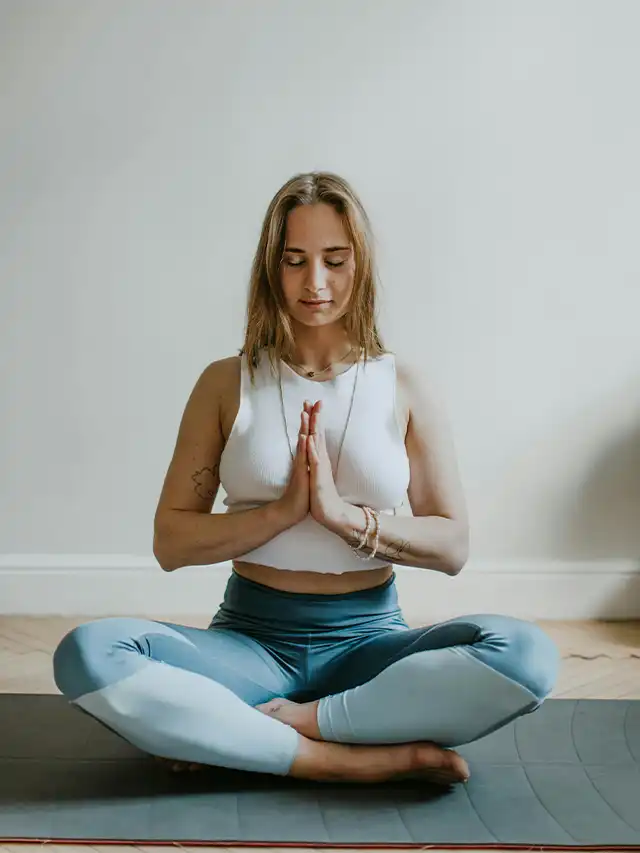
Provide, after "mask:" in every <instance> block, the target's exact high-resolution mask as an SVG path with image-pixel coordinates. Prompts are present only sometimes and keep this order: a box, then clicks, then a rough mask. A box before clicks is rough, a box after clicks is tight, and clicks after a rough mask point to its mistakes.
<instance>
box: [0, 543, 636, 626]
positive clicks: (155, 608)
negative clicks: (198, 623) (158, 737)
mask: <svg viewBox="0 0 640 853" xmlns="http://www.w3.org/2000/svg"><path fill="white" fill-rule="evenodd" d="M230 570H231V567H230V565H229V564H220V565H216V566H200V567H187V568H184V569H180V570H178V571H176V572H173V573H171V574H167V573H165V572H163V571H162V570H161V569H160V568H159V567H158V565H157V563H156V562H155V560H154V559H153V558H148V557H134V556H130V555H128V554H51V555H50V554H3V555H0V613H1V614H3V615H7V614H11V615H29V616H36V615H61V616H62V615H64V616H67V615H69V616H75V615H87V616H104V615H124V614H135V615H138V614H139V615H149V616H153V615H160V614H162V615H167V614H172V613H175V614H180V615H197V616H202V615H205V614H211V613H213V612H214V611H215V609H216V608H217V606H218V604H219V603H220V601H221V599H222V595H223V592H224V587H225V584H226V580H227V578H228V576H229V572H230ZM397 587H398V592H399V596H400V603H401V606H402V608H403V610H404V613H405V616H406V618H407V619H408V620H409V621H410V622H412V623H415V622H420V621H423V622H424V621H425V620H432V621H436V620H440V619H447V618H450V617H452V616H458V615H461V614H464V613H468V614H471V613H487V612H489V613H508V614H510V615H512V616H517V617H520V618H523V619H611V620H622V619H638V618H640V560H616V559H613V560H591V561H579V562H569V561H549V560H540V561H536V560H530V561H525V562H523V561H504V562H498V563H491V564H488V563H485V562H482V561H479V562H478V561H476V562H474V561H470V562H469V564H468V565H467V566H466V567H465V569H464V571H463V572H462V573H461V574H460V575H458V576H457V577H455V578H448V577H445V576H442V575H438V574H437V573H436V572H428V571H422V570H420V569H408V568H403V567H398V568H397Z"/></svg>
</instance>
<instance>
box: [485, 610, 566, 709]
mask: <svg viewBox="0 0 640 853" xmlns="http://www.w3.org/2000/svg"><path fill="white" fill-rule="evenodd" d="M470 621H471V622H473V623H474V624H475V625H476V626H477V628H478V631H479V636H478V642H476V644H474V645H473V646H472V647H471V648H472V649H473V650H474V653H475V654H477V655H478V656H479V657H480V658H481V660H482V661H483V663H485V664H487V665H488V666H490V667H491V668H492V669H495V670H496V671H497V672H500V673H501V674H502V675H504V676H506V677H507V678H509V679H510V680H511V681H514V682H515V683H516V684H520V685H521V686H522V687H524V688H525V689H526V690H528V691H529V692H530V693H532V694H533V696H535V698H536V700H537V701H538V702H542V701H543V700H544V699H546V697H547V696H548V695H549V694H550V693H551V691H552V690H553V688H554V686H555V683H556V680H557V677H558V670H559V667H560V655H559V653H558V649H557V647H556V645H555V643H554V642H553V640H551V638H550V637H549V636H548V635H547V634H546V633H545V632H544V631H543V630H542V629H541V628H540V627H539V626H538V625H535V624H534V623H532V622H526V621H524V620H522V619H515V618H513V617H511V616H498V615H486V614H485V615H481V616H477V617H472V619H471V620H470Z"/></svg>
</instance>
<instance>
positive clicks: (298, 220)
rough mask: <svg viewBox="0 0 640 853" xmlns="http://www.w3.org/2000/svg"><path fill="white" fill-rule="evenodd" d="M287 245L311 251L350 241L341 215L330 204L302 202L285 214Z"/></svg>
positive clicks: (345, 243) (343, 244) (347, 243)
mask: <svg viewBox="0 0 640 853" xmlns="http://www.w3.org/2000/svg"><path fill="white" fill-rule="evenodd" d="M286 242H287V246H295V247H296V248H298V249H305V250H308V251H312V250H314V249H322V248H323V247H326V246H348V245H349V244H350V243H351V241H350V239H349V234H348V232H347V229H346V227H345V225H344V222H343V220H342V217H341V216H340V214H339V213H338V212H337V211H336V209H335V208H334V207H332V206H331V205H330V204H303V205H299V206H298V207H296V208H294V209H293V210H292V211H291V212H290V213H289V215H288V216H287V231H286Z"/></svg>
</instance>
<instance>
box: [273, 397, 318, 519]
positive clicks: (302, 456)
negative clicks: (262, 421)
mask: <svg viewBox="0 0 640 853" xmlns="http://www.w3.org/2000/svg"><path fill="white" fill-rule="evenodd" d="M310 412H311V404H310V403H305V404H304V409H303V410H302V412H301V413H300V431H299V432H298V444H297V446H296V455H295V457H294V459H293V467H292V469H291V475H290V477H289V482H288V484H287V488H286V489H285V491H284V494H283V495H282V497H281V498H279V500H278V504H279V506H280V508H281V510H282V512H283V514H284V517H285V519H286V521H287V522H288V524H289V526H291V527H292V526H293V525H294V524H297V523H298V522H299V521H302V520H303V519H304V518H306V517H307V515H308V514H309V493H310V479H309V462H308V458H307V439H308V438H309V415H310Z"/></svg>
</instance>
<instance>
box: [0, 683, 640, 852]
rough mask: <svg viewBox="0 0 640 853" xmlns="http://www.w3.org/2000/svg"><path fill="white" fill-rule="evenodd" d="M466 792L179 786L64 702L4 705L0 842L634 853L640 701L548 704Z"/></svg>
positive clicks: (285, 784)
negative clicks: (611, 851)
mask: <svg viewBox="0 0 640 853" xmlns="http://www.w3.org/2000/svg"><path fill="white" fill-rule="evenodd" d="M460 751H461V752H462V753H463V754H464V755H465V757H466V758H467V760H468V761H469V763H470V765H471V771H472V778H471V780H470V782H469V783H468V784H467V785H458V786H456V787H453V788H452V789H449V790H445V791H443V790H439V789H434V788H433V787H429V786H428V785H424V784H422V783H420V782H415V781H411V782H402V783H395V784H384V785H375V786H368V785H367V786H364V785H350V784H327V783H324V784H319V783H306V782H299V781H294V780H291V779H286V778H280V777H274V776H262V775H258V774H248V773H240V772H234V771H228V770H222V769H216V768H208V769H206V770H204V771H202V772H201V773H197V774H172V773H171V772H169V770H168V769H165V768H164V767H163V766H161V765H159V764H158V763H157V762H156V761H154V760H153V759H151V758H149V757H148V756H146V755H144V754H143V753H140V752H139V751H138V750H137V749H135V748H134V747H132V746H130V745H129V744H127V743H126V742H125V741H124V740H122V739H121V738H119V737H118V736H117V735H115V734H114V733H113V732H111V731H110V730H108V729H106V728H105V727H103V726H102V725H100V724H99V723H97V722H96V721H94V720H93V719H92V718H91V717H89V716H87V715H85V714H83V713H82V712H80V711H78V710H76V709H74V708H72V707H70V706H69V705H68V704H67V703H66V701H65V700H64V698H63V697H61V696H43V695H35V696H31V695H20V694H3V695H0V841H9V840H11V841H15V840H24V841H33V840H52V841H56V842H61V841H68V842H73V841H75V842H81V841H86V842H94V843H98V842H103V843H104V842H121V843H129V842H130V843H142V842H145V843H153V842H165V843H166V842H179V843H181V844H188V843H192V844H204V843H208V844H221V845H223V844H238V845H256V846H259V845H274V846H278V845H287V844H289V845H295V846H298V847H299V846H304V845H310V846H315V847H318V846H322V845H326V846H333V847H336V846H366V847H372V846H376V845H380V846H384V847H394V846H398V847H411V846H414V847H422V846H425V845H435V846H440V847H443V846H462V847H463V846H467V847H481V846H484V845H489V846H492V847H496V846H504V847H507V846H508V847H512V846H522V847H533V846H535V847H554V848H558V847H597V846H603V847H607V848H612V847H626V848H632V849H640V701H604V700H603V701H601V700H580V701H574V700H560V699H554V700H548V701H547V702H546V703H545V704H544V705H543V706H542V708H540V709H539V710H538V711H536V712H535V713H534V714H529V715H528V716H525V717H523V718H521V719H519V720H517V721H516V722H515V723H512V724H510V725H508V726H506V727H505V728H503V729H501V730H500V731H498V732H495V733H494V734H492V735H489V736H488V737H486V738H483V739H482V740H480V741H477V742H476V743H474V744H469V745H467V746H466V747H463V748H462V749H461V750H460Z"/></svg>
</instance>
